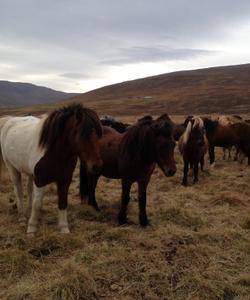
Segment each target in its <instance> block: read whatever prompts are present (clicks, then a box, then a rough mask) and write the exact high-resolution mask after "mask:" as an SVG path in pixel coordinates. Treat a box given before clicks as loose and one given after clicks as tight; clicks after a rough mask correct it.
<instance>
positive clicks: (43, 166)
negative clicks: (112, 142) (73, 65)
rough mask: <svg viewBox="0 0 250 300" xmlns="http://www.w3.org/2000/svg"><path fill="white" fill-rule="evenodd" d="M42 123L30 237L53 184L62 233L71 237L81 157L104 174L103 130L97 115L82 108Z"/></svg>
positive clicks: (53, 115)
mask: <svg viewBox="0 0 250 300" xmlns="http://www.w3.org/2000/svg"><path fill="white" fill-rule="evenodd" d="M41 122H43V123H42V124H41V129H40V138H39V149H40V150H39V151H41V153H43V155H42V157H41V158H40V159H39V161H38V162H37V163H36V165H35V168H34V181H35V189H36V191H37V193H36V196H35V197H34V199H33V204H32V212H31V217H30V219H29V224H28V230H27V233H28V234H34V233H35V232H36V230H37V223H38V215H39V211H40V208H41V205H42V198H43V188H42V187H44V186H45V185H47V184H49V183H52V182H55V183H56V185H57V193H58V208H59V219H58V225H59V229H60V231H61V232H62V233H67V232H69V229H68V222H67V203H68V189H69V185H70V183H71V180H72V175H73V171H74V169H75V166H76V162H77V157H79V158H80V160H81V162H82V163H84V164H85V166H86V168H87V169H88V172H91V173H99V172H100V170H101V167H102V160H101V156H100V147H99V143H98V140H99V138H100V137H101V136H102V127H101V124H100V120H99V118H98V116H97V114H96V113H95V112H94V111H93V110H91V109H88V108H86V107H83V106H82V105H80V104H74V105H69V106H67V107H64V108H60V109H57V110H55V111H53V112H52V113H50V114H49V115H48V116H47V117H46V118H45V120H41Z"/></svg>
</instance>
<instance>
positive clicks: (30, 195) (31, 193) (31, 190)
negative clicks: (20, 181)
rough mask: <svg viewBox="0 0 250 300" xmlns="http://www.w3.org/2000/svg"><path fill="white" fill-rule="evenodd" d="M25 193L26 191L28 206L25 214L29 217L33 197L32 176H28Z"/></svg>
mask: <svg viewBox="0 0 250 300" xmlns="http://www.w3.org/2000/svg"><path fill="white" fill-rule="evenodd" d="M27 191H28V199H29V206H28V209H27V213H26V214H27V215H29V214H30V212H31V207H32V197H33V176H32V175H30V176H29V179H28V186H27Z"/></svg>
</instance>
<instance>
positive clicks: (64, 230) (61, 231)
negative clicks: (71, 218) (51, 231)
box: [60, 227, 70, 234]
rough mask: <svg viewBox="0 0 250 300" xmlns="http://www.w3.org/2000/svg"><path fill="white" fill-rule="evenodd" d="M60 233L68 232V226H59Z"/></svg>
mask: <svg viewBox="0 0 250 300" xmlns="http://www.w3.org/2000/svg"><path fill="white" fill-rule="evenodd" d="M60 233H61V234H68V233H70V231H69V228H68V227H63V228H60Z"/></svg>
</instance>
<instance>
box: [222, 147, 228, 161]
mask: <svg viewBox="0 0 250 300" xmlns="http://www.w3.org/2000/svg"><path fill="white" fill-rule="evenodd" d="M222 151H223V160H226V151H227V148H225V147H223V148H222Z"/></svg>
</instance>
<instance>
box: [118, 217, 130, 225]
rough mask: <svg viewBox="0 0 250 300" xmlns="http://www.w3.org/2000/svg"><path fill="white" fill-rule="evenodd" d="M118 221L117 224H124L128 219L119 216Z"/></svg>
mask: <svg viewBox="0 0 250 300" xmlns="http://www.w3.org/2000/svg"><path fill="white" fill-rule="evenodd" d="M118 222H119V225H125V224H128V219H127V218H126V217H120V216H119V218H118Z"/></svg>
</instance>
